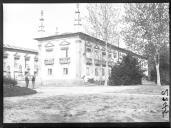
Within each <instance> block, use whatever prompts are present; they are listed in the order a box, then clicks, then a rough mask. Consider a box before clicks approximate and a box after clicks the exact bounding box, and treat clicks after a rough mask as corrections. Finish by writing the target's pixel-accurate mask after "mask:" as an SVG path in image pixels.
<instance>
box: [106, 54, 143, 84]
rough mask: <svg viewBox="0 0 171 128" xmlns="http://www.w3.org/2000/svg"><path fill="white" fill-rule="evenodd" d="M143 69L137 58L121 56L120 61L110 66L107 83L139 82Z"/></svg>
mask: <svg viewBox="0 0 171 128" xmlns="http://www.w3.org/2000/svg"><path fill="white" fill-rule="evenodd" d="M142 77H143V71H142V70H141V68H140V66H139V63H138V60H137V59H135V58H134V57H132V56H131V55H129V54H128V55H127V56H124V57H123V60H122V62H120V63H118V64H117V65H115V66H114V67H113V68H112V71H111V76H110V77H109V84H110V85H112V86H114V85H136V84H141V79H142Z"/></svg>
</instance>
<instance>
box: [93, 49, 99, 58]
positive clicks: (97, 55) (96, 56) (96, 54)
mask: <svg viewBox="0 0 171 128" xmlns="http://www.w3.org/2000/svg"><path fill="white" fill-rule="evenodd" d="M94 54H95V58H96V59H99V53H98V51H97V50H95V52H94Z"/></svg>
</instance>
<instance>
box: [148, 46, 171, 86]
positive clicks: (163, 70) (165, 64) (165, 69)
mask: <svg viewBox="0 0 171 128" xmlns="http://www.w3.org/2000/svg"><path fill="white" fill-rule="evenodd" d="M169 52H170V51H169V47H163V48H162V49H161V52H160V74H161V75H160V77H161V84H167V85H169V84H170V79H169V71H170V70H169ZM151 67H152V68H151V71H150V75H151V78H150V80H152V81H155V82H157V79H156V78H157V75H156V69H155V68H153V67H155V64H154V62H151Z"/></svg>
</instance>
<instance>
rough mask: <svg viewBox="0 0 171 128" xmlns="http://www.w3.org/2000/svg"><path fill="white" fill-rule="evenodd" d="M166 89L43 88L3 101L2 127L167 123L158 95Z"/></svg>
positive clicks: (143, 87) (134, 87)
mask: <svg viewBox="0 0 171 128" xmlns="http://www.w3.org/2000/svg"><path fill="white" fill-rule="evenodd" d="M168 88H169V87H168V86H163V87H157V86H126V87H125V86H120V87H99V86H96V87H56V88H55V87H49V88H48V87H46V88H45V87H44V88H39V89H37V92H38V93H37V94H35V95H30V96H24V97H18V98H17V97H6V98H4V123H60V122H167V121H169V116H168V114H166V115H165V117H164V118H163V117H162V105H163V103H164V102H163V101H162V95H161V91H162V90H165V89H168Z"/></svg>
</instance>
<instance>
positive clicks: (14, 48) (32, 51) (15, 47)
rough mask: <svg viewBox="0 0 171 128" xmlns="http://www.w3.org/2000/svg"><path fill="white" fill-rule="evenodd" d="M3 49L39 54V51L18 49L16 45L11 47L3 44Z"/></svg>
mask: <svg viewBox="0 0 171 128" xmlns="http://www.w3.org/2000/svg"><path fill="white" fill-rule="evenodd" d="M3 48H4V49H10V50H19V51H23V52H31V53H35V54H38V51H37V50H34V49H29V48H22V47H18V46H14V45H9V44H3Z"/></svg>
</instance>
